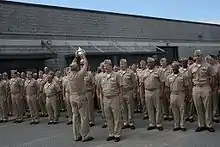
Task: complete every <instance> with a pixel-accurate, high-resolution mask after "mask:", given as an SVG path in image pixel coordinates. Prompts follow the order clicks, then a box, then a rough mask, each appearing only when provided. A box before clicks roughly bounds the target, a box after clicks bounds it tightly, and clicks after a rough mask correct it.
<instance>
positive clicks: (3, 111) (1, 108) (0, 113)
mask: <svg viewBox="0 0 220 147" xmlns="http://www.w3.org/2000/svg"><path fill="white" fill-rule="evenodd" d="M3 119H7V101H6V97H2V96H0V120H3Z"/></svg>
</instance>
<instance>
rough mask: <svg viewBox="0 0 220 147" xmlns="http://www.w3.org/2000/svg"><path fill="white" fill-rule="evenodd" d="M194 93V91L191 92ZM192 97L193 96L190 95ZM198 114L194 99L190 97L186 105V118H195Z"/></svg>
mask: <svg viewBox="0 0 220 147" xmlns="http://www.w3.org/2000/svg"><path fill="white" fill-rule="evenodd" d="M191 93H192V91H191ZM190 96H191V94H190ZM195 113H196V108H195V105H194V102H193V98H192V97H190V98H188V100H187V102H186V104H185V115H186V118H189V119H191V118H194V115H195Z"/></svg>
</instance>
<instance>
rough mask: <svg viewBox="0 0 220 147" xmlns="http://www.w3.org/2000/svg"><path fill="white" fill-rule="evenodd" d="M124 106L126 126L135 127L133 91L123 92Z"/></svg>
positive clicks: (123, 115)
mask: <svg viewBox="0 0 220 147" xmlns="http://www.w3.org/2000/svg"><path fill="white" fill-rule="evenodd" d="M121 101H122V102H121V105H122V118H123V121H124V125H127V124H129V125H133V124H134V99H133V91H132V90H129V91H123V99H122V100H121Z"/></svg>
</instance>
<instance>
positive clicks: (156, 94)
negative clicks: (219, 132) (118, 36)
mask: <svg viewBox="0 0 220 147" xmlns="http://www.w3.org/2000/svg"><path fill="white" fill-rule="evenodd" d="M79 59H80V62H77V60H79ZM219 81H220V64H219V62H218V59H217V57H215V56H206V57H205V58H204V57H203V54H202V52H201V51H200V50H196V51H195V52H194V58H192V57H190V58H189V59H186V58H183V59H181V61H179V62H178V61H174V62H173V63H172V64H170V65H168V64H167V60H166V58H162V59H160V66H157V65H156V61H155V59H154V58H151V57H148V58H147V62H146V61H144V60H142V61H140V66H139V67H138V66H137V65H136V64H132V65H131V66H128V63H127V60H126V59H121V60H120V67H117V66H113V65H112V62H111V60H109V59H105V60H104V61H103V62H102V63H101V64H100V66H99V67H98V68H97V72H96V73H94V74H93V73H92V72H91V71H89V70H88V61H87V58H86V56H85V55H84V54H82V55H80V56H77V57H76V58H75V59H74V60H73V62H72V63H71V64H70V66H69V67H67V68H65V70H64V75H63V76H62V75H61V72H60V71H56V72H53V71H50V70H49V68H47V67H45V68H44V72H43V71H39V72H38V73H32V72H31V71H27V72H26V73H24V72H22V73H19V72H18V71H16V70H12V71H11V78H10V79H9V78H8V75H7V73H3V74H0V122H1V123H2V122H7V121H8V116H12V115H14V117H15V120H14V123H21V122H23V120H24V119H23V118H24V116H25V115H26V114H27V113H26V112H27V110H28V111H29V112H30V117H31V121H30V124H38V123H39V121H40V120H39V118H40V117H48V119H49V120H48V125H51V124H57V123H58V122H59V117H60V112H62V111H64V110H66V111H67V117H68V121H67V125H71V124H72V125H73V135H74V139H75V141H83V142H85V141H90V140H93V139H94V138H93V137H91V136H90V134H89V132H90V131H89V130H90V127H92V126H94V125H95V117H94V112H95V109H94V101H95V98H97V105H98V107H99V111H100V112H102V118H103V120H104V124H103V126H102V127H103V128H106V127H107V128H108V133H109V134H108V137H107V139H106V140H107V141H110V140H114V141H115V142H118V141H120V135H121V129H126V128H130V129H131V130H134V129H135V128H136V127H135V119H134V113H135V112H139V113H142V114H143V120H145V119H149V124H148V128H147V130H154V129H158V130H159V131H163V129H164V126H163V121H164V120H170V121H171V120H174V126H173V131H183V132H185V131H187V129H186V127H185V122H186V121H189V122H194V120H195V119H196V118H195V117H196V116H197V120H198V127H197V128H196V129H195V131H196V132H201V131H205V130H207V131H209V132H215V129H214V128H213V127H212V124H213V121H215V122H219V92H220V87H219V86H220V83H219Z"/></svg>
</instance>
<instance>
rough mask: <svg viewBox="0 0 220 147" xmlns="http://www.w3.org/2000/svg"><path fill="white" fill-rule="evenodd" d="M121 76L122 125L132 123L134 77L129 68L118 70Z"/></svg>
mask: <svg viewBox="0 0 220 147" xmlns="http://www.w3.org/2000/svg"><path fill="white" fill-rule="evenodd" d="M118 73H119V74H120V76H121V77H122V85H123V87H122V95H123V98H122V100H121V104H122V117H123V120H124V126H126V125H128V124H129V125H134V116H133V113H134V93H135V92H136V90H135V89H136V79H135V75H134V72H133V71H132V70H130V69H126V70H125V71H123V70H120V71H119V72H118Z"/></svg>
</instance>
